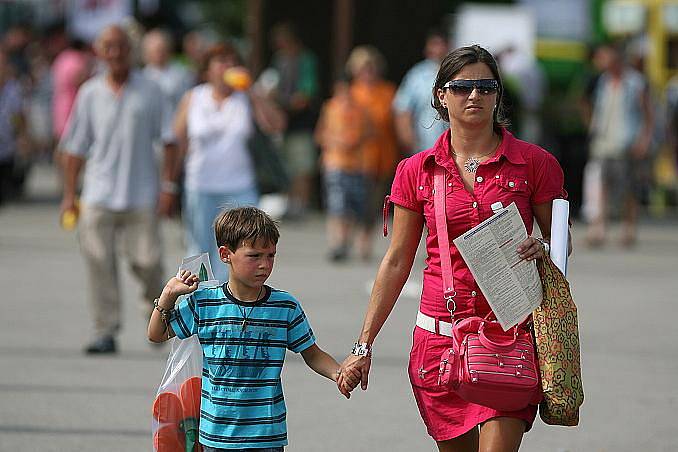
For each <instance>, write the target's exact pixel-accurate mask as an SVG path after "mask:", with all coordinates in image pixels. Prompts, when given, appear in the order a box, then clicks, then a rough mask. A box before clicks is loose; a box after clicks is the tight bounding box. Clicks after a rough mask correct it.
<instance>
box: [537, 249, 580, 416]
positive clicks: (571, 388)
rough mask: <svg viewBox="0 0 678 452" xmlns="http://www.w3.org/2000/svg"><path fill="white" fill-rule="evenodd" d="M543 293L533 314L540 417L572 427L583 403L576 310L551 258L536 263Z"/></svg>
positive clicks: (563, 277)
mask: <svg viewBox="0 0 678 452" xmlns="http://www.w3.org/2000/svg"><path fill="white" fill-rule="evenodd" d="M537 268H538V270H539V276H540V277H541V282H542V288H543V292H544V296H543V301H542V304H541V306H539V307H538V308H537V309H536V310H535V311H534V313H533V314H532V318H533V323H534V335H535V343H536V346H537V358H538V360H539V371H540V374H541V385H542V391H543V394H544V399H543V401H542V402H541V404H540V405H539V416H540V417H541V419H542V420H543V421H544V422H545V423H547V424H551V425H564V426H575V425H577V424H578V423H579V407H580V406H581V404H582V403H584V388H583V386H582V381H581V364H580V361H579V325H578V321H577V307H576V306H575V304H574V301H573V300H572V294H571V293H570V285H569V283H568V282H567V280H566V279H565V276H563V274H562V272H561V271H560V270H559V269H558V267H556V265H555V264H554V263H553V261H551V259H550V258H548V257H546V258H544V259H537Z"/></svg>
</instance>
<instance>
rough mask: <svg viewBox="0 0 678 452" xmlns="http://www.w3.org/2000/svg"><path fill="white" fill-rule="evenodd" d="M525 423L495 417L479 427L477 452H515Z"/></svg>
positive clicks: (521, 437)
mask: <svg viewBox="0 0 678 452" xmlns="http://www.w3.org/2000/svg"><path fill="white" fill-rule="evenodd" d="M525 427H526V425H525V421H524V420H522V419H517V418H512V417H496V418H494V419H490V420H489V421H487V422H484V423H483V424H481V426H480V444H479V447H478V452H516V451H517V450H518V449H519V448H520V443H521V441H522V440H523V434H524V433H525Z"/></svg>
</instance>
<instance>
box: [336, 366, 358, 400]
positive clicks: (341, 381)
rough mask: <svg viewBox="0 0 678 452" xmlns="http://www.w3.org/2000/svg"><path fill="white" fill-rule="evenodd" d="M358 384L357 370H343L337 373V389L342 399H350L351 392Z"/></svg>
mask: <svg viewBox="0 0 678 452" xmlns="http://www.w3.org/2000/svg"><path fill="white" fill-rule="evenodd" d="M359 383H360V371H359V370H357V369H343V370H341V369H340V370H339V371H338V372H337V388H338V389H339V392H341V393H342V394H343V395H344V397H346V398H347V399H350V398H351V391H353V390H354V389H355V388H356V386H358V384H359Z"/></svg>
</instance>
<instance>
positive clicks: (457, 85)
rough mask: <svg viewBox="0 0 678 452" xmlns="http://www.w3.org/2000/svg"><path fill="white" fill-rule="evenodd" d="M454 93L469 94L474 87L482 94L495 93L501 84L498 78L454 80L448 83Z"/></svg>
mask: <svg viewBox="0 0 678 452" xmlns="http://www.w3.org/2000/svg"><path fill="white" fill-rule="evenodd" d="M447 86H448V87H449V89H450V91H452V93H454V94H460V95H461V94H463V95H469V94H471V92H472V91H473V89H474V88H476V89H477V90H478V92H479V93H480V94H484V95H487V94H494V93H496V92H497V90H498V88H499V86H498V84H497V81H496V80H492V79H482V80H453V81H451V82H449V83H448V85H447Z"/></svg>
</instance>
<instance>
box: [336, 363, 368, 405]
mask: <svg viewBox="0 0 678 452" xmlns="http://www.w3.org/2000/svg"><path fill="white" fill-rule="evenodd" d="M371 365H372V359H371V358H370V357H369V356H356V355H353V354H351V355H348V357H346V359H345V360H344V362H343V363H342V364H341V368H340V369H339V376H338V377H337V388H338V389H339V392H341V393H342V394H343V395H344V396H345V397H346V398H349V396H350V392H351V391H353V390H354V389H355V388H356V386H358V383H360V387H361V388H362V390H363V391H365V390H366V389H367V380H368V375H369V373H370V366H371Z"/></svg>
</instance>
